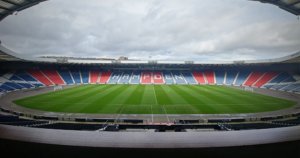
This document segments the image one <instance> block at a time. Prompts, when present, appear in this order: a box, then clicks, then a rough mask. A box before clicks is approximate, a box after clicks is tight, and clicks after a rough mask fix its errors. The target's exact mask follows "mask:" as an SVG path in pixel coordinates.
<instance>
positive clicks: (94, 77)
mask: <svg viewBox="0 0 300 158" xmlns="http://www.w3.org/2000/svg"><path fill="white" fill-rule="evenodd" d="M99 77H100V71H98V70H91V71H90V77H89V79H90V81H89V83H92V84H95V83H98V81H99Z"/></svg>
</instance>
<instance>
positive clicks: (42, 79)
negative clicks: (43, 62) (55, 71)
mask: <svg viewBox="0 0 300 158" xmlns="http://www.w3.org/2000/svg"><path fill="white" fill-rule="evenodd" d="M28 73H29V74H30V75H31V76H33V77H34V78H36V79H37V80H38V81H40V82H41V83H43V84H44V85H46V86H50V85H53V82H51V81H50V80H49V79H48V78H47V77H46V76H45V75H44V74H43V73H42V72H41V71H39V70H29V71H28Z"/></svg>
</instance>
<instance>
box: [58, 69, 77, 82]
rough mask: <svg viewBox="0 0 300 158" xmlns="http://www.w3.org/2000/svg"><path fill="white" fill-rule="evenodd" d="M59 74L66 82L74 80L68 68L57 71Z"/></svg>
mask: <svg viewBox="0 0 300 158" xmlns="http://www.w3.org/2000/svg"><path fill="white" fill-rule="evenodd" d="M58 73H59V74H60V76H61V77H62V78H63V80H64V81H65V83H66V84H74V80H73V79H72V76H71V74H70V72H69V70H60V71H58Z"/></svg>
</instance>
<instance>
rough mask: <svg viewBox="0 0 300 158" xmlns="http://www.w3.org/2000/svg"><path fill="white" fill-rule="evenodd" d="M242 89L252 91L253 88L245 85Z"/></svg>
mask: <svg viewBox="0 0 300 158" xmlns="http://www.w3.org/2000/svg"><path fill="white" fill-rule="evenodd" d="M244 91H249V92H254V88H253V87H247V86H246V87H244Z"/></svg>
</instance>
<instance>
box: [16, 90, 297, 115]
mask: <svg viewBox="0 0 300 158" xmlns="http://www.w3.org/2000/svg"><path fill="white" fill-rule="evenodd" d="M14 102H15V103H16V104H18V105H21V106H24V107H27V108H32V109H39V110H43V111H53V112H70V113H99V114H120V113H121V114H166V113H167V114H227V113H230V114H232V113H255V112H265V111H274V110H279V109H283V108H288V107H291V106H293V105H294V104H296V103H295V102H292V101H288V100H283V99H278V98H274V97H269V96H265V95H260V94H256V93H252V92H247V91H243V90H238V89H234V88H230V87H224V86H208V85H206V86H199V85H84V86H77V87H74V88H69V89H65V90H61V91H56V92H50V93H47V94H41V95H37V96H33V97H28V98H23V99H20V100H16V101H14Z"/></svg>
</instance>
